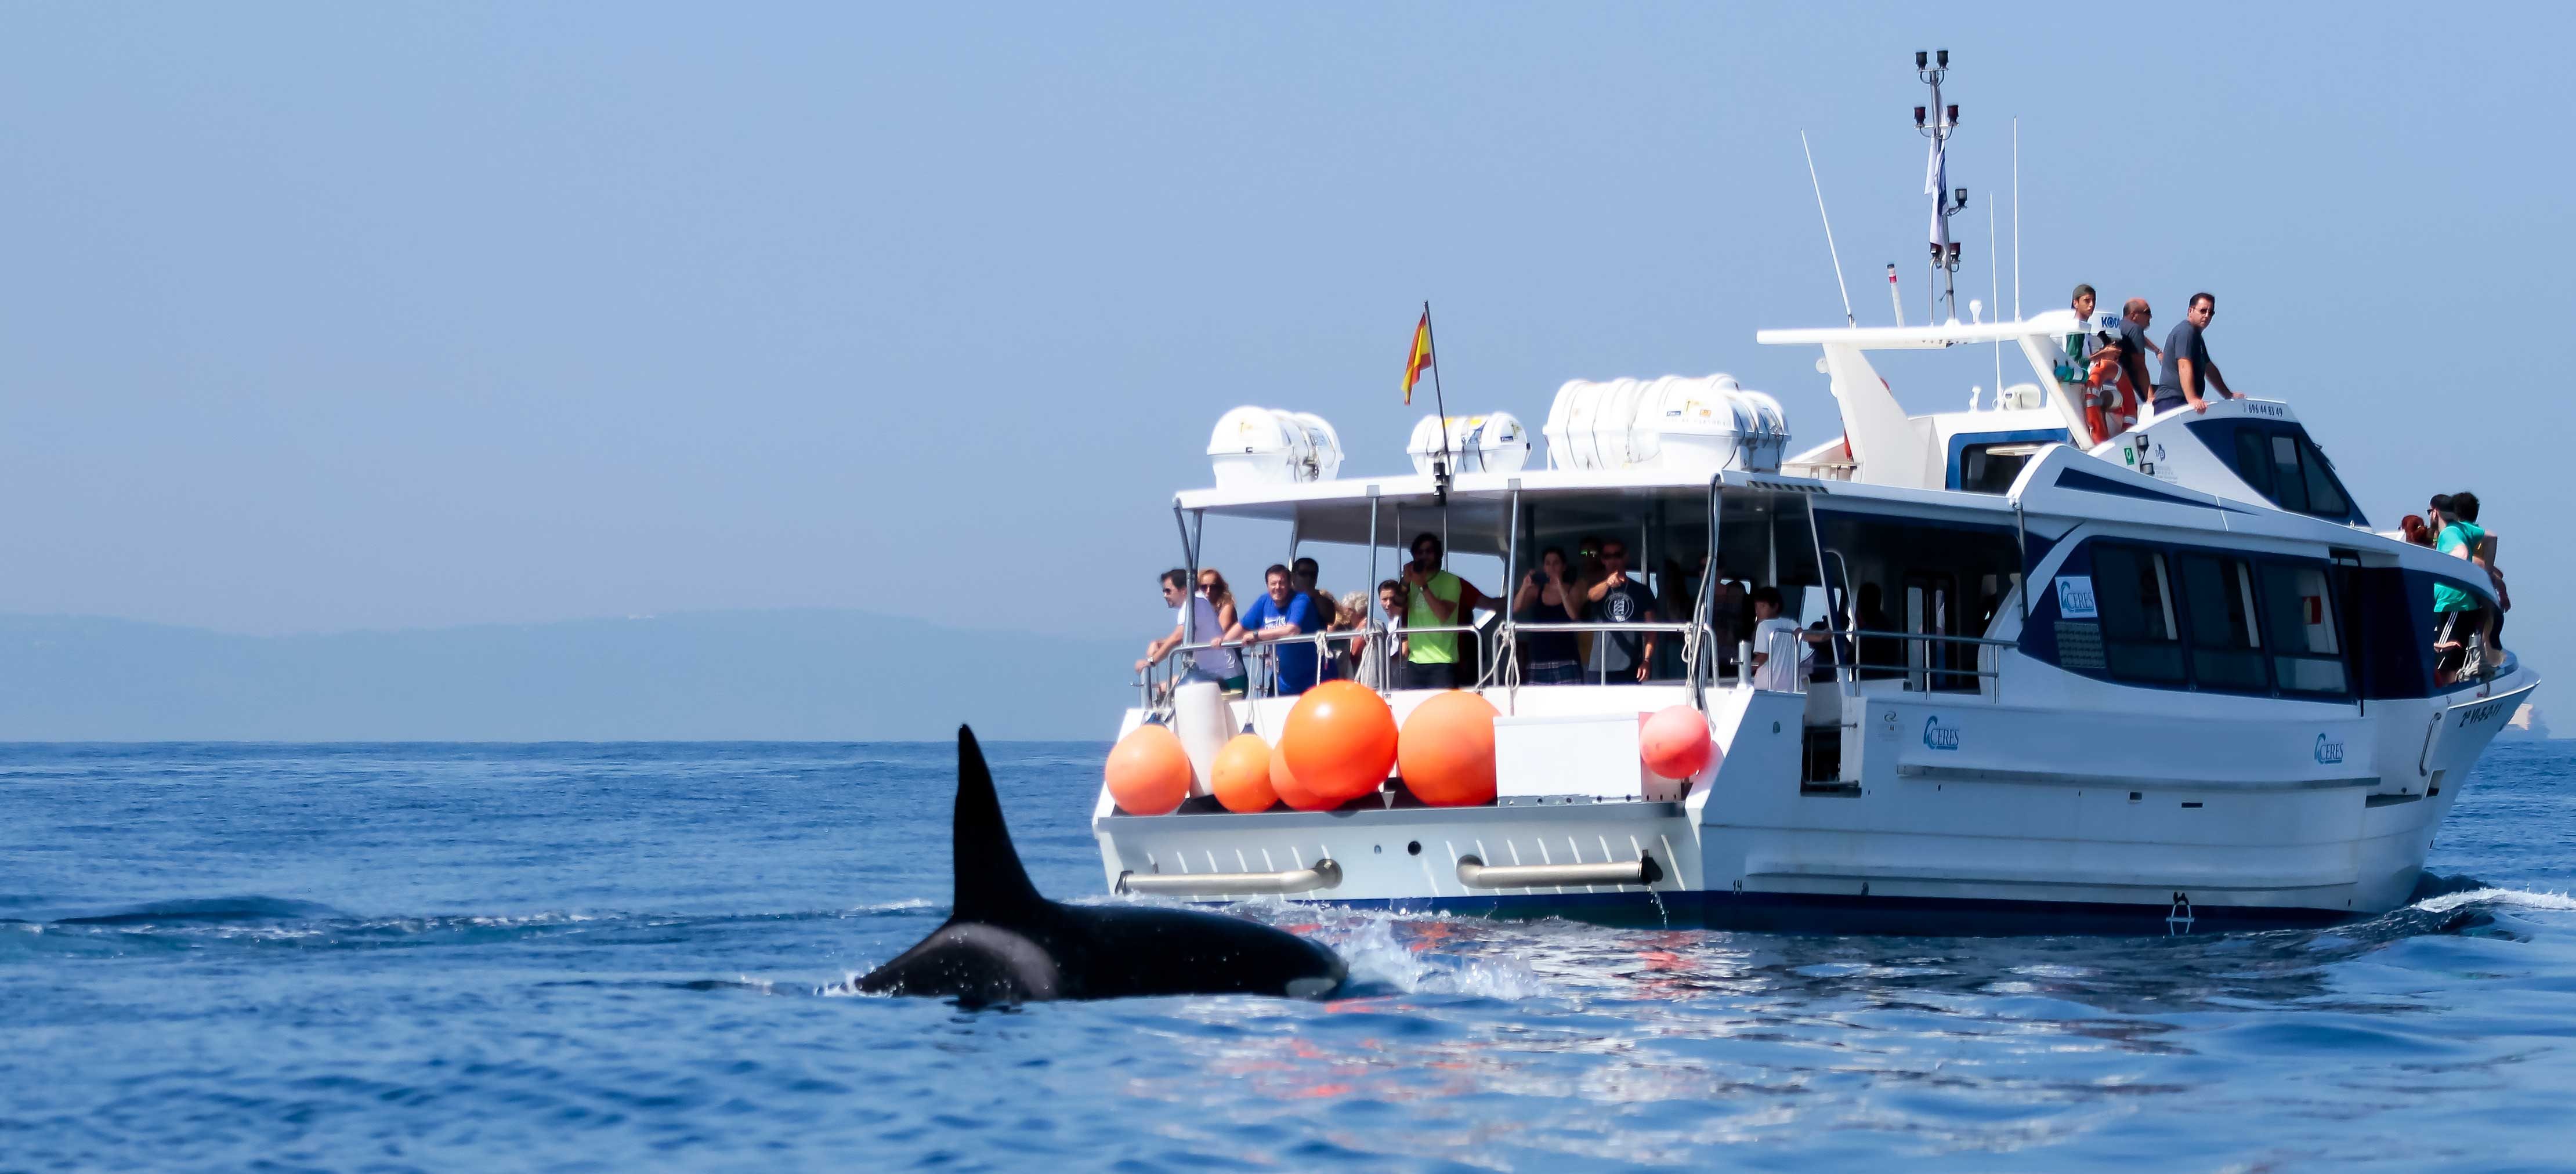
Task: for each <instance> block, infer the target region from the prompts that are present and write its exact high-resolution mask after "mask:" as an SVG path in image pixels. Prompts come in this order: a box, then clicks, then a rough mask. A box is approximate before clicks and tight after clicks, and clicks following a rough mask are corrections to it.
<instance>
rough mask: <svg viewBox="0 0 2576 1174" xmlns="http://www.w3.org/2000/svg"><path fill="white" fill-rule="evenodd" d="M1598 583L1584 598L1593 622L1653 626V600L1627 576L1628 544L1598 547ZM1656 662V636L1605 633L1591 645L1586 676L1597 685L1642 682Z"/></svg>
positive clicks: (1611, 540)
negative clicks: (1599, 550) (1599, 558)
mask: <svg viewBox="0 0 2576 1174" xmlns="http://www.w3.org/2000/svg"><path fill="white" fill-rule="evenodd" d="M1601 569H1602V572H1603V574H1602V577H1601V581H1600V582H1598V583H1595V584H1593V585H1592V589H1591V590H1590V591H1587V592H1585V593H1584V594H1585V595H1586V596H1588V597H1589V598H1590V599H1591V601H1592V606H1591V609H1590V614H1591V619H1592V622H1594V623H1598V624H1635V623H1652V622H1653V621H1654V619H1655V597H1654V594H1653V593H1652V592H1650V591H1647V590H1646V585H1645V584H1644V583H1641V582H1639V581H1638V580H1637V578H1636V576H1634V575H1631V574H1629V573H1628V544H1627V543H1625V542H1622V541H1620V540H1619V539H1616V538H1613V539H1610V540H1609V541H1607V542H1604V543H1602V544H1601ZM1654 661H1655V634H1654V633H1652V632H1646V633H1643V634H1642V635H1641V636H1631V635H1624V634H1608V633H1605V634H1604V635H1603V636H1602V637H1601V638H1600V639H1596V640H1594V641H1593V642H1592V659H1591V661H1590V662H1589V663H1587V664H1586V665H1585V666H1584V667H1585V674H1584V675H1585V676H1587V677H1589V678H1590V679H1592V680H1595V681H1599V680H1602V679H1603V678H1604V677H1605V676H1606V677H1607V679H1608V680H1609V681H1611V682H1613V683H1619V684H1625V683H1627V682H1629V681H1637V682H1643V681H1644V680H1645V679H1646V674H1647V672H1648V669H1649V666H1651V665H1653V664H1654Z"/></svg>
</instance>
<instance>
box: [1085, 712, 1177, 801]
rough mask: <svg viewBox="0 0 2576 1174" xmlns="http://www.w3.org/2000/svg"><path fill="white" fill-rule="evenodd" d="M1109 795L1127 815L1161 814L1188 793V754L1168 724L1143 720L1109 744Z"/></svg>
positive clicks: (1105, 772) (1107, 769) (1106, 772)
mask: <svg viewBox="0 0 2576 1174" xmlns="http://www.w3.org/2000/svg"><path fill="white" fill-rule="evenodd" d="M1102 773H1103V774H1105V775H1106V776H1107V777H1108V781H1109V797H1110V798H1111V799H1113V800H1116V801H1117V803H1118V809H1119V810H1120V811H1124V812H1126V813H1127V814H1129V815H1165V814H1168V813H1170V811H1171V810H1172V809H1173V808H1175V807H1178V806H1180V805H1181V800H1183V799H1187V798H1189V797H1190V779H1191V777H1192V772H1191V770H1190V756H1189V753H1188V752H1187V751H1184V750H1182V749H1181V736H1180V735H1178V734H1175V733H1173V732H1172V728H1171V727H1170V726H1166V725H1161V724H1158V723H1155V722H1147V723H1145V724H1144V725H1141V726H1138V727H1136V728H1135V729H1133V730H1130V731H1128V732H1127V736H1126V737H1124V738H1120V739H1119V740H1118V744H1117V745H1116V746H1112V747H1110V748H1109V765H1108V766H1107V768H1106V769H1104V770H1103V772H1102Z"/></svg>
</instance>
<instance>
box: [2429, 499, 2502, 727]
mask: <svg viewBox="0 0 2576 1174" xmlns="http://www.w3.org/2000/svg"><path fill="white" fill-rule="evenodd" d="M2426 508H2427V509H2429V510H2430V511H2432V512H2431V515H2430V517H2431V524H2432V526H2433V528H2434V532H2435V537H2434V539H2433V549H2434V550H2435V551H2436V552H2438V553H2441V554H2447V555H2452V556H2454V557H2457V558H2462V559H2466V560H2468V561H2470V562H2472V563H2475V564H2476V565H2477V566H2478V567H2479V568H2480V569H2482V570H2483V569H2484V568H2485V567H2486V560H2485V559H2484V558H2483V557H2481V556H2480V555H2479V553H2478V550H2479V547H2480V546H2481V545H2482V544H2484V542H2485V541H2486V536H2487V532H2486V530H2485V529H2484V528H2483V527H2480V526H2479V525H2478V523H2477V516H2478V495H2477V494H2474V493H2437V494H2434V495H2433V501H2432V504H2431V505H2429V506H2427V507H2426ZM2479 610H2480V609H2479V607H2478V597H2477V596H2475V595H2471V594H2469V593H2468V591H2467V590H2466V589H2464V588H2459V587H2453V586H2451V585H2449V584H2447V583H2443V582H2441V581H2439V580H2435V581H2434V583H2433V618H2434V620H2435V622H2436V623H2437V624H2438V625H2439V626H2438V627H2437V628H2436V629H2435V632H2434V636H2433V649H2434V652H2435V654H2436V655H2435V661H2434V672H2435V674H2436V676H2437V677H2447V678H2448V680H2444V681H2443V682H2442V683H2445V684H2447V683H2449V681H2450V680H2457V679H2459V678H2460V677H2464V676H2470V675H2473V674H2475V673H2476V672H2477V671H2478V670H2479V668H2480V667H2481V663H2482V658H2481V657H2480V655H2479V653H2480V651H2481V649H2480V644H2481V641H2479V640H2478V639H2475V637H2478V636H2480V635H2481V634H2482V630H2483V629H2484V628H2485V627H2486V617H2485V616H2483V615H2480V614H2479Z"/></svg>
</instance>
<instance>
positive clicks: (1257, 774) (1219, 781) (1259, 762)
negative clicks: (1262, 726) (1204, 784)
mask: <svg viewBox="0 0 2576 1174" xmlns="http://www.w3.org/2000/svg"><path fill="white" fill-rule="evenodd" d="M1208 776H1209V777H1208V789H1209V790H1211V791H1214V792H1215V793H1216V801H1217V802H1218V803H1221V804H1224V805H1225V809H1226V810H1228V811H1234V812H1243V813H1249V812H1254V811H1268V810H1270V805H1271V804H1273V803H1277V802H1278V801H1279V792H1278V790H1277V789H1275V788H1273V787H1272V786H1271V785H1270V743H1268V742H1264V741H1262V740H1261V735H1259V734H1236V735H1235V736H1234V737H1233V738H1232V739H1231V740H1229V741H1228V742H1226V744H1225V745H1224V747H1222V748H1221V749H1219V750H1218V751H1217V752H1216V765H1215V766H1214V767H1211V768H1209V770H1208Z"/></svg>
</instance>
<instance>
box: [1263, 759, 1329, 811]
mask: <svg viewBox="0 0 2576 1174" xmlns="http://www.w3.org/2000/svg"><path fill="white" fill-rule="evenodd" d="M1270 789H1271V790H1272V791H1275V792H1277V793H1278V795H1279V801H1280V802H1282V803H1285V804H1287V805H1288V806H1290V807H1293V808H1296V809H1297V810H1299V811H1325V810H1329V809H1331V808H1335V807H1339V806H1341V804H1338V803H1335V802H1333V801H1332V800H1330V799H1326V798H1324V797H1323V796H1321V795H1318V794H1316V793H1314V792H1313V791H1309V790H1307V789H1306V787H1305V785H1304V784H1302V783H1300V782H1298V781H1297V772H1295V771H1293V770H1290V769H1288V755H1287V754H1286V753H1285V752H1283V751H1282V750H1280V748H1279V747H1277V746H1273V747H1271V748H1270Z"/></svg>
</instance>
